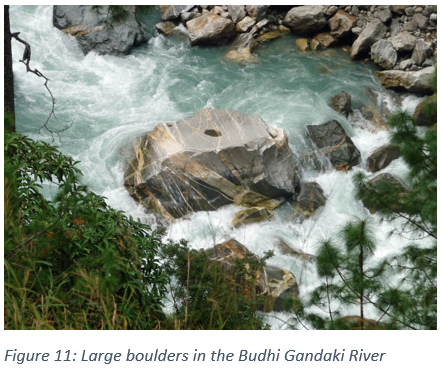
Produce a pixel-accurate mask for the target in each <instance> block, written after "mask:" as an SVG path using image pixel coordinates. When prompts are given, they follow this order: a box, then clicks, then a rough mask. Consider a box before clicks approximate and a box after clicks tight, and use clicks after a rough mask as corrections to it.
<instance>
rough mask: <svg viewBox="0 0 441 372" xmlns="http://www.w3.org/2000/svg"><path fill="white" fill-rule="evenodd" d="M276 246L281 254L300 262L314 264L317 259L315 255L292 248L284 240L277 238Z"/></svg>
mask: <svg viewBox="0 0 441 372" xmlns="http://www.w3.org/2000/svg"><path fill="white" fill-rule="evenodd" d="M276 244H277V247H278V249H279V251H280V253H281V254H284V255H287V256H291V257H295V258H298V259H299V260H301V261H303V262H307V263H312V264H314V263H315V261H316V257H315V256H314V255H312V254H309V253H305V252H302V251H301V250H300V249H296V248H293V247H291V246H290V245H289V244H288V243H287V242H285V241H284V240H283V239H282V238H277V239H276Z"/></svg>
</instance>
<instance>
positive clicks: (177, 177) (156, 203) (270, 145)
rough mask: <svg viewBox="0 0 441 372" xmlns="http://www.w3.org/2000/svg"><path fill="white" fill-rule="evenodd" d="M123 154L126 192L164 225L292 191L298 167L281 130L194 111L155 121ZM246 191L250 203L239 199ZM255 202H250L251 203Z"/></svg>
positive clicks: (231, 114) (228, 114) (238, 116)
mask: <svg viewBox="0 0 441 372" xmlns="http://www.w3.org/2000/svg"><path fill="white" fill-rule="evenodd" d="M132 147H133V149H132V150H128V151H126V152H125V156H126V159H127V162H128V168H127V170H126V172H125V185H126V186H127V188H128V189H129V192H130V194H131V195H132V196H133V197H134V198H135V199H137V200H139V201H140V202H141V203H143V204H144V205H147V206H149V207H151V208H152V209H153V210H154V211H156V212H158V213H160V214H161V215H162V216H164V217H166V218H167V219H169V220H172V221H173V219H175V218H180V217H182V216H185V215H186V214H188V213H191V212H196V211H208V210H216V209H218V208H219V207H221V206H223V205H226V204H230V203H233V202H235V203H236V204H241V205H245V206H247V207H250V206H259V202H261V201H263V203H265V202H267V201H268V200H269V199H276V198H279V197H285V198H289V197H291V196H292V195H294V194H295V193H296V188H297V187H298V184H299V178H300V167H299V165H298V163H297V160H296V159H295V158H294V156H293V154H292V153H291V151H290V149H289V146H288V137H287V135H286V133H285V132H284V130H283V129H276V128H271V127H268V126H267V125H266V123H265V122H264V121H263V120H262V119H261V118H260V117H259V116H258V115H246V114H242V113H239V112H236V111H228V110H218V109H210V108H207V109H202V110H201V111H199V112H198V113H196V114H195V115H194V116H193V117H191V118H188V119H185V120H180V121H178V122H174V123H162V124H159V125H157V126H156V127H155V129H154V130H153V132H150V133H147V134H146V135H145V136H143V137H141V138H138V139H135V140H134V141H133V142H132ZM250 193H254V194H252V195H253V197H252V198H246V197H244V195H247V194H250ZM253 200H255V201H256V204H257V205H256V204H255V205H252V201H253Z"/></svg>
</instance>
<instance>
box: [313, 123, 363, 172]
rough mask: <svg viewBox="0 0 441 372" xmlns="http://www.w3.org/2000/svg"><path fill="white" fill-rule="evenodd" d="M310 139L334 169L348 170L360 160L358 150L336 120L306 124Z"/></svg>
mask: <svg viewBox="0 0 441 372" xmlns="http://www.w3.org/2000/svg"><path fill="white" fill-rule="evenodd" d="M306 128H307V131H308V133H309V138H310V139H311V141H312V142H313V143H314V144H315V145H316V146H317V147H318V148H319V149H320V150H321V151H322V152H323V153H324V155H325V156H326V157H328V158H329V161H330V162H331V164H332V165H333V166H334V168H335V169H336V170H345V171H346V170H349V169H351V168H352V167H353V166H355V165H357V164H358V163H359V162H360V151H359V150H358V149H357V147H355V145H354V143H353V142H352V140H351V138H350V137H349V136H348V135H347V134H346V132H345V130H344V129H343V127H342V126H341V125H340V123H339V122H338V121H336V120H331V121H328V122H327V123H325V124H321V125H307V126H306Z"/></svg>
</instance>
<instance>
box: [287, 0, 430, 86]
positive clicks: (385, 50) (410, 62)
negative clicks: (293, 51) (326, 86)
mask: <svg viewBox="0 0 441 372" xmlns="http://www.w3.org/2000/svg"><path fill="white" fill-rule="evenodd" d="M436 18H437V8H436V6H407V5H406V6H405V5H372V6H368V5H358V6H357V5H353V6H350V5H347V6H344V5H342V6H336V5H330V6H301V7H295V8H292V9H291V10H290V11H289V12H288V13H287V14H286V17H285V18H284V21H283V24H284V25H286V26H288V27H289V28H290V29H291V30H292V31H293V32H294V33H297V34H299V35H305V36H312V39H306V38H299V39H297V40H296V44H297V46H298V47H299V49H300V50H302V51H307V50H309V49H310V50H317V49H320V48H329V47H331V46H334V45H336V44H337V43H338V42H340V43H343V44H349V45H351V47H350V56H351V58H352V59H360V58H365V57H369V56H370V58H371V60H372V61H373V62H374V63H376V64H378V65H379V66H380V67H381V68H382V69H384V70H387V71H380V72H377V76H378V78H379V80H380V82H381V83H382V84H383V85H384V86H385V87H386V88H392V89H405V90H408V91H411V92H416V93H424V94H426V93H428V92H429V91H430V79H431V77H432V76H433V72H434V67H432V66H433V65H434V64H435V63H436V48H437V31H436ZM313 35H314V36H313Z"/></svg>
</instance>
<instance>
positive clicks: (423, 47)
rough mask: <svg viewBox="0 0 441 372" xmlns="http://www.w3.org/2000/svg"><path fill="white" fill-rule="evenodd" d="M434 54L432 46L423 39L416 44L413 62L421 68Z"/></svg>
mask: <svg viewBox="0 0 441 372" xmlns="http://www.w3.org/2000/svg"><path fill="white" fill-rule="evenodd" d="M432 54H433V50H432V47H431V44H430V43H428V42H426V41H424V40H423V39H418V41H417V42H416V43H415V47H414V48H413V52H412V57H411V58H412V61H413V62H414V63H415V64H417V65H419V66H421V65H422V64H423V62H424V61H425V60H426V59H427V58H429V57H430V56H431V55H432Z"/></svg>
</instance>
